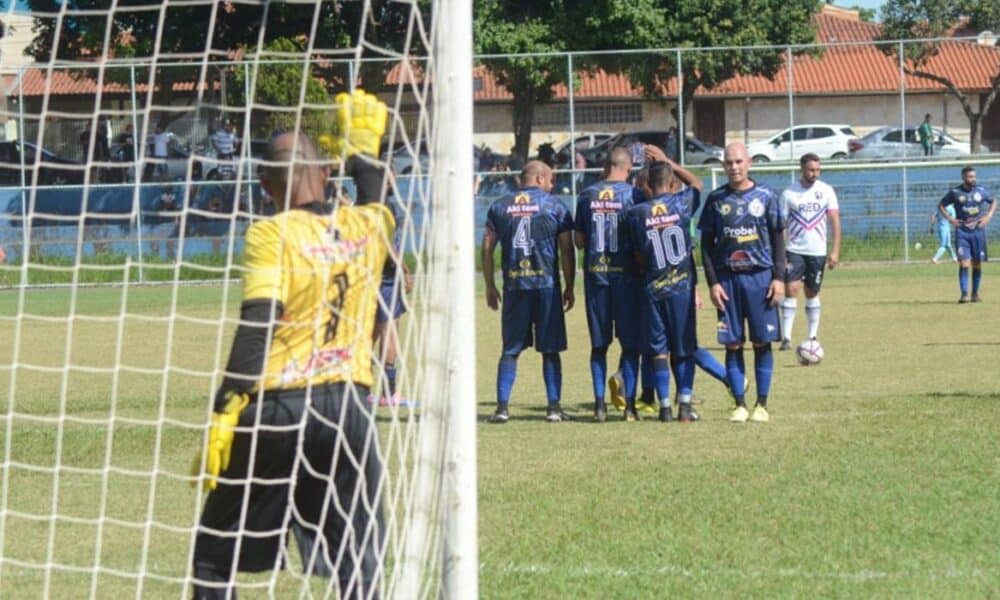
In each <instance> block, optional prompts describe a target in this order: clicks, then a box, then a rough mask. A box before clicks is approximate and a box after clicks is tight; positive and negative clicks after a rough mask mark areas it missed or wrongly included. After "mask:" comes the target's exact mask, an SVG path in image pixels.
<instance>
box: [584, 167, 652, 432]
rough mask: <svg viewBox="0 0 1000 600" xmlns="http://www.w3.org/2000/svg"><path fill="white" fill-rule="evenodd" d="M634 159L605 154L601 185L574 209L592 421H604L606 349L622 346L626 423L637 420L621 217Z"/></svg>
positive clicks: (630, 293) (629, 277) (631, 290)
mask: <svg viewBox="0 0 1000 600" xmlns="http://www.w3.org/2000/svg"><path fill="white" fill-rule="evenodd" d="M631 169H632V154H631V152H629V151H628V150H627V149H625V148H621V147H619V148H614V149H613V150H611V152H610V153H609V154H608V159H607V164H606V165H605V167H604V179H603V181H598V182H597V183H594V184H593V185H591V186H590V187H588V188H587V189H585V190H584V191H583V192H582V193H581V194H580V197H579V199H578V200H577V203H576V220H575V224H574V229H575V230H576V235H575V239H576V247H577V248H579V249H581V250H583V289H584V298H585V305H586V307H587V329H588V330H589V331H590V374H591V376H592V378H593V384H594V420H595V421H597V422H598V423H603V422H604V421H606V420H607V418H608V414H607V404H606V403H605V399H604V392H605V389H604V382H605V380H607V377H608V347H609V346H610V345H611V342H612V341H613V340H614V338H615V337H617V338H618V342H619V344H621V350H622V354H621V372H622V379H623V386H624V388H625V389H624V394H625V397H626V404H627V405H629V406H631V407H632V413H629V412H628V411H627V410H626V413H625V418H626V420H628V419H630V418H632V417H635V416H636V415H635V410H634V409H635V380H636V371H637V370H638V366H639V349H638V347H639V340H638V337H639V331H638V329H639V323H638V315H637V308H638V307H637V304H636V301H637V297H636V283H637V282H636V278H635V267H634V265H633V263H632V255H631V252H630V251H629V248H628V243H627V242H628V240H627V239H626V236H627V235H628V232H627V231H626V229H625V217H626V215H627V214H628V211H629V210H630V209H631V208H632V197H633V195H634V194H635V189H634V188H633V187H632V186H631V185H630V184H629V183H627V179H628V177H629V172H630V171H631Z"/></svg>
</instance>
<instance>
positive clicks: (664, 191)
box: [627, 162, 698, 422]
mask: <svg viewBox="0 0 1000 600" xmlns="http://www.w3.org/2000/svg"><path fill="white" fill-rule="evenodd" d="M672 178H673V172H672V169H671V167H670V164H669V163H666V162H654V163H653V164H652V165H650V167H649V174H648V181H649V187H650V189H651V191H652V193H653V198H652V199H651V200H649V201H648V202H644V203H642V204H639V205H637V206H636V207H635V208H633V209H632V210H631V211H630V212H629V214H628V224H627V230H628V234H629V239H630V241H631V243H630V246H631V247H632V248H633V249H634V252H635V258H636V261H637V262H638V263H639V265H640V270H641V271H642V273H643V279H642V287H643V289H642V292H641V293H640V301H639V307H640V308H639V312H640V316H641V323H642V324H641V331H642V339H643V344H642V345H643V348H642V350H643V352H644V353H645V354H646V355H647V356H652V359H653V373H654V378H655V380H656V391H657V395H658V396H659V398H660V421H664V422H666V421H671V420H673V414H672V412H671V408H670V356H671V355H673V357H674V359H675V361H674V364H675V370H676V374H677V392H678V394H677V399H678V404H679V405H680V407H679V408H678V418H679V419H680V420H681V421H684V422H691V421H697V420H698V414H697V413H696V412H695V411H694V410H693V408H692V407H691V395H692V386H693V384H694V370H695V362H694V354H695V352H696V351H697V349H698V339H697V335H696V331H695V298H694V296H695V289H694V286H695V282H694V262H693V258H692V255H691V206H692V202H691V197H692V196H693V195H697V194H698V190H697V189H695V188H688V189H687V190H683V191H680V192H677V193H673V194H672V193H670V192H669V191H668V190H669V189H670V183H671V179H672Z"/></svg>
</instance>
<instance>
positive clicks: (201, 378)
mask: <svg viewBox="0 0 1000 600" xmlns="http://www.w3.org/2000/svg"><path fill="white" fill-rule="evenodd" d="M0 6H2V7H3V8H0V11H2V12H0V23H2V24H3V25H2V27H3V29H2V33H3V36H2V38H0V42H2V46H0V51H2V52H3V56H2V60H0V89H2V90H3V96H2V99H0V102H2V104H0V212H2V213H3V214H2V215H0V250H2V253H0V256H2V257H3V260H2V261H0V390H2V391H0V449H2V450H0V452H2V465H0V469H2V474H0V596H2V597H31V596H35V597H37V596H43V597H55V598H59V597H115V596H122V595H128V596H133V597H156V598H159V597H190V595H191V593H192V588H193V586H194V585H195V584H196V583H204V582H201V581H198V579H199V576H198V575H197V574H196V569H195V567H194V566H193V565H192V562H193V557H194V554H195V548H196V539H197V537H198V535H199V533H204V530H203V528H202V527H200V526H199V522H200V521H199V519H200V517H201V514H202V511H203V507H204V505H205V502H206V498H207V496H208V495H209V494H210V492H206V491H202V487H201V486H200V485H191V484H193V483H197V480H196V477H195V476H192V468H191V463H192V458H193V457H195V456H196V455H198V454H199V453H200V452H201V449H202V448H203V447H204V443H205V440H206V439H207V436H208V434H207V431H208V424H209V422H210V419H211V416H212V411H213V402H212V399H213V396H214V394H215V391H216V390H217V389H218V388H219V386H220V384H221V383H222V381H223V377H224V376H225V374H226V369H227V360H228V357H229V354H230V349H231V345H232V340H233V336H234V332H235V331H236V329H237V327H238V325H239V324H240V322H241V321H240V318H241V313H240V303H241V298H242V291H243V290H242V283H241V281H242V279H241V278H242V277H243V276H244V274H245V269H244V263H243V258H244V249H245V233H246V231H247V229H248V227H250V226H251V225H252V224H254V223H256V222H260V221H263V220H267V219H271V218H272V216H273V215H274V214H275V212H276V206H277V205H278V204H279V203H281V202H283V201H284V198H273V197H270V196H269V195H268V194H267V193H266V191H265V190H264V189H263V187H262V186H261V184H260V182H259V181H258V170H259V168H260V167H261V166H262V165H265V166H266V165H267V164H268V163H267V161H266V159H265V157H264V153H265V148H266V147H267V144H268V141H269V140H270V139H271V138H272V136H273V135H274V134H275V133H276V132H281V131H293V130H301V131H304V132H306V133H307V134H310V135H311V136H312V137H313V138H314V139H315V138H318V137H319V136H321V135H323V134H324V133H329V131H330V130H331V127H332V123H333V122H334V119H333V118H332V116H331V114H332V111H331V105H332V103H333V102H334V96H335V95H336V94H337V93H339V92H342V91H347V92H350V91H352V90H355V89H363V90H365V91H366V92H369V93H373V94H375V95H376V96H378V98H379V99H381V100H382V101H383V102H385V104H386V105H387V107H388V112H389V119H388V124H387V127H386V133H385V137H384V139H383V142H382V144H381V152H380V155H379V156H378V157H377V159H376V162H378V163H380V164H381V165H382V166H384V167H389V168H391V169H392V171H393V172H394V173H395V180H394V182H393V183H392V184H391V186H390V193H391V196H392V200H393V201H394V203H395V206H396V207H397V209H396V212H397V224H398V229H397V240H396V243H397V245H398V250H399V252H398V254H399V261H398V264H399V265H400V268H398V269H396V273H395V274H388V275H387V274H384V273H383V272H382V269H381V268H380V269H378V272H373V273H369V274H367V275H368V276H369V277H370V281H372V282H376V283H375V284H373V285H371V286H369V287H368V288H366V290H368V292H370V293H371V294H372V295H373V297H374V295H375V293H376V291H377V288H378V285H377V284H378V282H379V281H381V282H382V283H383V284H385V285H382V289H383V290H385V291H386V293H385V294H382V295H381V296H380V299H379V300H378V301H379V303H380V309H381V310H383V311H384V312H390V313H391V312H392V309H393V308H394V306H396V305H397V304H399V305H401V306H403V307H404V308H405V313H404V314H403V315H402V316H400V317H399V318H398V319H397V320H395V321H393V320H392V319H391V318H390V319H389V320H388V321H387V324H386V325H384V326H383V329H382V330H381V331H383V332H384V333H383V335H382V338H383V339H382V340H381V343H378V344H375V343H374V341H373V340H371V336H369V335H368V332H364V333H365V335H364V336H360V337H359V339H362V338H363V340H364V343H366V344H367V343H372V344H373V346H372V348H373V349H372V356H373V360H372V362H373V369H372V370H373V374H374V377H375V380H376V381H375V384H374V386H373V387H372V389H371V390H370V391H371V395H370V396H369V397H365V396H364V395H363V394H362V395H360V396H356V395H353V394H348V397H349V398H351V399H350V400H349V401H351V402H356V403H357V404H358V408H359V409H360V414H363V415H365V417H364V422H365V423H367V426H368V427H369V430H370V431H371V432H373V433H371V434H370V435H368V436H367V437H365V440H366V442H365V444H364V447H363V448H362V449H361V451H360V452H358V451H357V449H356V448H349V447H348V445H347V442H346V441H345V440H346V439H349V438H350V437H351V434H352V432H351V431H350V429H351V426H349V425H347V424H345V423H337V422H334V423H332V424H331V427H332V428H333V429H335V430H336V431H337V436H336V439H337V441H336V443H335V444H334V447H332V448H331V450H330V451H331V453H332V458H331V460H330V462H332V463H334V464H338V465H345V464H348V463H350V465H353V467H355V468H354V470H355V471H361V472H365V468H364V467H365V465H367V464H369V463H370V462H371V461H373V460H378V461H380V462H381V464H382V465H383V467H384V468H383V470H382V473H381V475H380V476H377V477H372V478H369V479H366V478H365V477H361V478H360V480H358V481H350V480H349V479H344V480H342V479H340V478H339V477H335V476H334V475H335V474H334V472H328V473H312V475H313V476H314V477H315V478H319V479H324V480H326V481H328V482H329V484H330V486H329V490H330V491H329V494H330V497H331V498H335V499H336V500H335V501H330V502H323V501H322V500H319V501H318V502H320V504H324V505H326V506H328V509H327V511H328V512H329V514H327V513H326V512H324V517H323V518H324V519H330V520H337V522H342V523H343V525H342V530H343V533H342V535H340V536H339V537H338V539H334V540H330V541H331V542H332V544H334V545H336V544H339V546H337V547H330V548H323V544H322V543H314V547H315V546H319V547H320V550H318V551H317V552H310V551H309V549H308V548H307V547H306V546H308V545H309V544H308V542H309V541H312V542H316V540H315V536H312V537H310V535H309V533H310V532H309V531H308V530H309V529H310V527H309V526H310V525H313V524H312V523H306V524H304V525H303V524H301V523H299V522H300V521H301V520H302V515H303V514H304V509H303V508H302V506H301V503H299V502H293V503H290V504H289V505H288V506H287V507H285V506H284V505H282V506H281V507H280V510H281V511H283V514H282V515H281V518H280V525H278V526H276V527H274V528H273V529H265V530H263V531H262V530H260V528H255V527H253V526H247V523H246V519H245V515H246V513H247V510H248V507H249V505H250V504H251V503H252V502H253V500H252V498H253V494H254V493H255V490H256V491H259V489H262V487H266V486H267V485H270V484H273V483H274V481H261V480H259V479H253V480H252V481H251V480H249V479H247V480H243V481H241V482H239V483H238V485H242V486H244V489H248V490H250V497H251V500H247V499H246V495H244V499H243V500H242V501H241V502H240V503H239V506H235V507H234V509H235V510H236V511H237V512H238V513H239V514H241V515H243V517H241V518H240V519H239V520H238V521H239V523H240V525H239V530H238V531H237V532H217V533H220V535H221V536H222V537H225V536H226V535H229V536H230V538H229V539H235V538H234V537H233V536H232V534H233V533H242V534H244V535H243V536H242V537H241V538H240V539H241V540H242V541H240V542H238V544H244V543H246V544H248V546H249V545H251V544H252V543H253V540H260V539H263V538H268V537H269V536H270V538H272V539H273V538H275V537H277V539H278V547H279V548H280V552H279V554H278V556H277V558H276V559H274V560H273V561H272V562H273V565H269V566H266V567H265V568H260V565H259V564H258V565H256V567H257V568H254V569H251V570H252V571H255V572H237V570H236V569H235V568H234V569H232V570H231V572H227V573H226V574H225V576H226V577H229V576H232V578H233V579H232V580H233V581H234V582H235V588H234V589H235V590H236V591H238V592H239V593H241V594H244V595H247V596H249V597H257V596H263V595H265V594H266V595H268V596H271V597H274V596H277V597H294V596H299V597H301V596H307V597H314V596H320V597H336V596H338V595H341V594H344V590H345V589H346V590H348V591H349V592H350V595H351V597H405V598H411V597H428V596H438V595H448V596H454V597H474V596H475V595H476V593H477V571H478V564H477V561H478V557H477V551H476V486H475V400H474V397H475V396H474V393H475V391H474V390H475V385H474V382H475V372H474V368H475V352H474V346H473V332H474V323H473V316H472V313H473V293H474V288H473V285H474V284H473V268H474V265H473V258H472V257H473V255H474V252H473V243H474V240H473V213H472V210H473V203H472V202H471V191H472V171H473V166H472V152H471V148H472V114H471V111H472V70H471V69H472V56H471V51H472V49H471V46H472V38H471V23H472V14H471V3H468V2H461V1H458V0H433V1H432V2H423V1H417V0H408V1H382V0H379V1H375V0H364V1H350V2H348V1H341V0H333V1H330V0H326V1H314V0H296V1H294V2H292V1H289V2H265V1H260V0H235V1H228V0H226V1H215V0H186V1H185V2H176V3H175V2H152V1H149V2H146V1H144V0H140V1H139V2H122V3H118V2H92V1H84V0H66V1H53V0H16V1H12V2H7V3H3V4H2V5H0ZM353 183H354V182H353V181H352V180H351V178H350V177H346V174H345V173H344V170H343V168H337V167H336V166H335V168H333V170H332V177H331V179H330V181H329V182H328V185H327V192H326V194H325V195H326V198H325V199H326V200H335V199H336V200H337V201H338V202H340V201H342V200H340V199H341V198H343V196H345V195H346V196H347V197H352V196H353V195H354V193H355V188H354V185H353ZM333 234H334V235H337V232H333ZM402 265H405V268H402ZM407 272H408V273H409V274H411V275H412V280H413V283H412V286H408V285H406V275H405V274H406V273H407ZM320 337H322V336H320ZM387 338H389V339H394V340H395V341H396V344H395V346H396V351H397V352H396V353H397V357H396V358H395V359H393V358H392V352H391V350H390V349H387V344H386V339H387ZM349 387H351V386H349ZM266 402H267V400H266V399H261V400H260V402H255V404H251V409H254V411H253V414H254V415H255V416H254V417H252V418H251V421H250V422H251V423H256V433H257V434H259V435H257V436H256V437H255V438H254V439H255V440H256V441H255V442H254V443H264V442H261V441H260V440H262V439H264V438H266V436H267V435H269V434H275V432H276V431H278V429H280V428H277V429H276V428H275V427H269V426H267V425H261V422H260V421H259V420H255V419H260V418H261V417H260V415H261V414H263V413H262V409H260V408H255V406H256V405H257V404H264V403H266ZM306 412H308V411H306ZM303 420H304V418H303ZM301 422H303V421H299V422H297V423H296V424H293V425H292V426H291V429H295V427H298V424H299V423H301ZM299 429H301V427H299ZM241 431H242V430H241ZM302 452H303V442H302V441H301V440H300V441H299V442H298V443H297V445H296V446H295V453H296V459H295V461H296V462H295V464H302V463H303V459H302V457H301V456H300V455H301V454H302ZM234 460H237V459H234ZM252 460H254V459H251V462H252ZM338 461H339V462H338ZM306 462H308V461H306ZM331 471H333V469H332V468H331ZM368 472H370V471H368ZM277 479H278V480H280V481H278V483H282V482H283V483H285V484H288V485H290V486H291V487H294V485H295V483H296V482H295V480H294V478H291V477H285V479H283V480H282V479H281V477H278V478H277ZM371 479H377V480H376V481H372V480H371ZM345 482H346V483H345ZM345 487H346V488H347V489H346V490H345ZM366 490H369V491H370V490H374V492H372V493H371V494H370V495H369V494H368V492H366ZM211 493H213V494H214V493H215V492H211ZM376 509H380V510H381V513H382V518H381V519H374V518H369V519H365V518H359V517H358V515H359V514H361V513H362V512H364V511H367V513H366V514H374V513H375V512H377V511H376ZM324 523H325V521H324ZM320 525H321V526H322V524H320ZM313 529H315V528H313ZM297 534H302V535H297ZM246 540H250V541H249V542H247V541H246ZM359 540H362V541H359ZM363 540H377V541H378V542H377V543H375V544H374V545H373V546H372V545H369V546H367V547H365V548H368V549H370V548H372V547H374V548H375V551H374V556H375V562H376V566H375V567H374V568H368V567H365V566H364V565H363V563H364V561H363V560H361V559H360V558H359V553H362V552H364V551H365V548H362V547H363V546H364V544H365V542H364V541H363ZM359 548H362V549H360V550H359ZM331 563H332V564H331ZM309 572H312V573H314V574H315V573H318V574H319V575H323V574H324V573H326V572H332V573H333V576H332V577H323V576H316V575H307V574H305V573H309ZM369 577H371V578H372V584H371V585H370V586H353V587H352V586H351V585H347V586H346V587H345V584H344V581H345V580H350V581H361V580H365V579H366V578H369ZM216 583H217V582H216Z"/></svg>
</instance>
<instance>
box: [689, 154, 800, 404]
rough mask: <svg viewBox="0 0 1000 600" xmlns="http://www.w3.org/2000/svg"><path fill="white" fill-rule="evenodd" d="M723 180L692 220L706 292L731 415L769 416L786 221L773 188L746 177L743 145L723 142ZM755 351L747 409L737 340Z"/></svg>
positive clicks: (782, 291) (740, 347)
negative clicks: (752, 401) (753, 390)
mask: <svg viewBox="0 0 1000 600" xmlns="http://www.w3.org/2000/svg"><path fill="white" fill-rule="evenodd" d="M723 166H724V168H725V170H726V177H727V179H728V181H727V182H726V184H725V185H724V186H722V187H720V188H718V189H716V190H715V191H713V192H712V193H711V194H709V196H708V198H707V199H706V201H705V208H704V211H703V212H702V215H701V220H700V221H699V223H698V228H699V229H700V230H701V246H702V264H703V265H704V268H705V279H706V280H707V281H708V286H709V297H710V298H711V300H712V304H713V305H715V308H716V310H717V312H718V318H719V322H718V326H717V330H718V341H719V343H720V344H722V345H724V346H725V347H726V377H727V379H728V380H729V388H730V390H732V392H733V394H734V396H735V400H736V406H735V407H734V408H733V412H732V414H731V415H730V419H729V420H730V421H733V422H737V423H745V422H746V421H747V420H748V419H749V420H751V421H754V422H758V423H765V422H767V421H768V420H769V415H768V412H767V397H768V394H769V393H770V388H771V374H772V373H773V371H774V355H773V354H772V350H771V342H774V341H777V340H778V338H779V336H780V332H779V326H778V310H777V306H778V304H779V303H780V302H781V300H782V298H783V297H784V295H785V283H784V281H785V241H784V229H785V226H784V222H783V220H782V217H781V207H780V202H779V198H778V195H777V194H776V193H775V192H774V190H772V189H771V188H769V187H767V186H765V185H763V184H758V183H757V182H755V181H754V180H753V179H751V178H750V167H751V161H750V157H749V156H748V154H747V149H746V146H744V145H743V144H740V143H735V144H730V145H728V146H726V150H725V154H724V156H723ZM748 337H749V339H750V342H751V343H752V344H753V351H754V375H755V380H756V382H757V403H756V405H755V406H754V410H753V414H752V415H751V414H750V411H748V410H747V406H746V397H745V392H743V393H737V391H738V390H744V389H745V388H744V382H745V381H746V367H745V363H744V358H743V346H744V344H745V343H746V340H747V338H748Z"/></svg>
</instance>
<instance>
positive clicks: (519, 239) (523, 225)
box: [514, 217, 531, 256]
mask: <svg viewBox="0 0 1000 600" xmlns="http://www.w3.org/2000/svg"><path fill="white" fill-rule="evenodd" d="M514 248H517V249H518V250H520V251H521V252H523V253H524V255H525V256H531V217H521V218H520V219H519V220H518V221H517V229H516V230H514Z"/></svg>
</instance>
